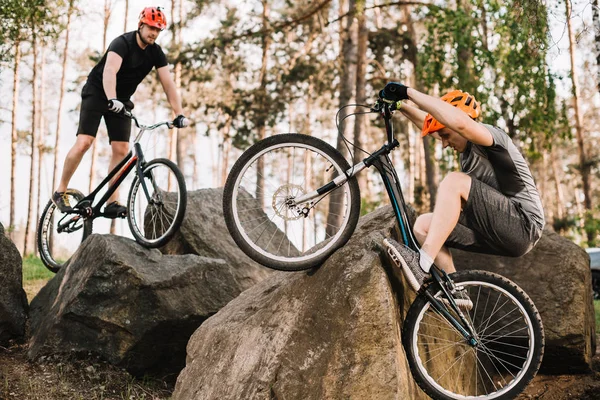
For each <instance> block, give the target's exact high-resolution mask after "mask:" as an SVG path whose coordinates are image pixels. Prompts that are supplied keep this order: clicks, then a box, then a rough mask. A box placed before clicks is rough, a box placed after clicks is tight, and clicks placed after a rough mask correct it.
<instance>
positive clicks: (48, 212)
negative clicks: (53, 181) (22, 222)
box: [36, 189, 93, 273]
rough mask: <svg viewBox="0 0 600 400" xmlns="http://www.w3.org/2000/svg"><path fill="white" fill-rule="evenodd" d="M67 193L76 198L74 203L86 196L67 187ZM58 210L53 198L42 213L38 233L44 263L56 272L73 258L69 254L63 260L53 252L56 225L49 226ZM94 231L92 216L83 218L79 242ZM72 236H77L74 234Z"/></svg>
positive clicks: (39, 248) (39, 247)
mask: <svg viewBox="0 0 600 400" xmlns="http://www.w3.org/2000/svg"><path fill="white" fill-rule="evenodd" d="M67 194H70V195H71V196H72V197H73V199H74V200H75V202H74V203H72V204H76V202H78V201H81V200H82V199H83V198H84V197H85V196H84V195H83V193H81V192H80V191H78V190H76V189H67ZM56 210H57V207H56V205H55V204H54V203H53V202H52V200H49V201H48V204H46V207H45V208H44V211H43V212H42V215H41V216H40V220H39V222H38V229H37V235H36V236H37V243H38V250H39V252H40V258H41V260H42V263H43V264H44V266H45V267H46V268H48V270H50V271H52V272H54V273H57V272H58V271H59V270H60V269H61V268H62V267H63V266H64V265H65V264H66V263H67V262H68V260H70V258H71V257H70V256H69V257H68V258H67V260H65V261H64V262H62V261H60V258H59V257H57V255H56V254H53V253H54V250H53V246H52V235H53V234H54V227H52V229H49V227H50V224H51V223H52V221H53V219H52V217H53V216H54V213H55V211H56ZM74 217H75V215H74ZM92 231H93V220H92V219H90V218H83V235H82V238H81V240H80V241H79V243H80V244H81V243H83V241H84V240H85V239H87V237H88V236H89V235H91V234H92ZM57 234H58V233H57ZM60 234H62V233H60ZM72 237H76V236H75V235H73V236H72ZM78 248H79V246H78Z"/></svg>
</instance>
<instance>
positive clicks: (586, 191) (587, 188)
mask: <svg viewBox="0 0 600 400" xmlns="http://www.w3.org/2000/svg"><path fill="white" fill-rule="evenodd" d="M565 6H566V16H567V29H568V33H569V54H570V58H571V81H572V84H573V107H574V110H575V130H576V133H577V148H578V150H579V167H580V171H581V181H582V188H583V198H584V200H583V205H584V208H585V210H586V212H588V213H591V212H592V198H591V176H590V164H589V160H588V158H587V155H586V150H585V139H584V132H583V124H582V115H581V111H580V107H579V83H578V74H577V69H576V67H575V36H574V34H573V29H572V27H571V11H572V10H571V1H570V0H565ZM586 218H588V216H586ZM586 234H587V240H588V244H589V245H590V246H593V245H594V242H595V239H596V238H595V233H594V232H591V231H589V232H587V233H586Z"/></svg>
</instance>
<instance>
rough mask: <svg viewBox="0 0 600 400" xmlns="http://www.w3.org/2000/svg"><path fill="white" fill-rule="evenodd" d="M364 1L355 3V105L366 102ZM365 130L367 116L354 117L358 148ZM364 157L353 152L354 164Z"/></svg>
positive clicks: (362, 177) (362, 178) (363, 179)
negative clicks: (356, 34)
mask: <svg viewBox="0 0 600 400" xmlns="http://www.w3.org/2000/svg"><path fill="white" fill-rule="evenodd" d="M364 8H365V0H357V2H356V10H357V11H356V19H357V27H358V28H357V29H358V43H357V53H356V103H357V104H365V103H366V102H367V94H366V86H367V76H366V74H367V46H368V42H369V29H368V28H367V21H366V17H365V12H364ZM366 128H367V115H365V114H361V115H356V116H355V120H354V144H355V145H356V147H357V149H358V148H364V145H365V143H366V142H367V139H366V138H365V132H366ZM365 156H366V155H365V154H364V153H362V152H361V151H358V150H357V151H355V152H354V160H353V161H354V164H356V163H359V162H360V161H361V160H362V159H363V158H364V157H365ZM357 179H358V184H359V186H360V191H361V193H363V195H365V196H366V195H367V193H366V190H367V174H366V173H363V174H359V175H358V176H357Z"/></svg>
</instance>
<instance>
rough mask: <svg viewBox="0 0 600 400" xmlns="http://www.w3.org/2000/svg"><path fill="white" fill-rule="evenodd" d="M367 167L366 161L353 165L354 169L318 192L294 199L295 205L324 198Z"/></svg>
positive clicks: (347, 171)
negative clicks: (323, 196) (320, 197)
mask: <svg viewBox="0 0 600 400" xmlns="http://www.w3.org/2000/svg"><path fill="white" fill-rule="evenodd" d="M366 167H367V165H366V164H365V162H364V161H361V162H359V163H358V164H356V165H353V166H352V167H350V168H349V169H348V170H346V171H345V172H344V175H339V176H337V177H336V178H335V179H334V180H332V181H331V182H329V183H327V184H325V185H323V186H321V187H320V188H318V189H317V190H313V191H312V192H309V193H306V194H305V195H303V196H299V197H297V198H296V199H294V202H295V204H296V205H301V204H304V203H306V202H308V201H311V200H313V199H316V198H317V197H319V196H322V195H324V194H326V193H328V192H331V191H332V190H333V189H335V188H338V187H340V186H342V185H343V184H344V183H346V182H348V179H350V178H352V177H354V176H355V175H356V174H358V173H359V172H360V171H362V170H363V169H365V168H366Z"/></svg>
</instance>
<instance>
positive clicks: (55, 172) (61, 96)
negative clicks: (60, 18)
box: [52, 0, 74, 190]
mask: <svg viewBox="0 0 600 400" xmlns="http://www.w3.org/2000/svg"><path fill="white" fill-rule="evenodd" d="M73 3H74V0H71V1H69V9H68V11H67V25H66V27H65V47H64V48H63V53H62V73H61V76H60V88H59V93H58V112H57V115H56V140H55V141H54V168H53V170H52V190H55V189H56V187H57V186H58V184H57V182H56V181H57V179H58V146H59V143H60V129H61V122H62V107H63V99H64V97H65V79H66V75H67V60H68V52H69V34H70V31H71V16H72V15H73Z"/></svg>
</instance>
